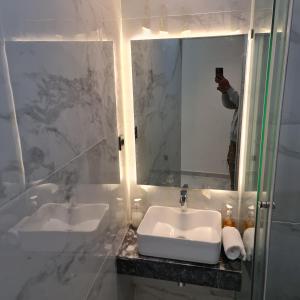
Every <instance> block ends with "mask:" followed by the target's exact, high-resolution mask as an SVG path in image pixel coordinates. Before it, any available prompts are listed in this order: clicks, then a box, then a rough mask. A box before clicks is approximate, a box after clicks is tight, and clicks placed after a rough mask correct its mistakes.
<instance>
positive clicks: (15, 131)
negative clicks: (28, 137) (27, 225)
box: [1, 42, 26, 188]
mask: <svg viewBox="0 0 300 300" xmlns="http://www.w3.org/2000/svg"><path fill="white" fill-rule="evenodd" d="M1 47H2V53H3V64H4V70H5V80H6V82H5V84H6V86H7V87H8V92H9V95H8V96H9V101H8V102H9V108H10V113H11V120H12V125H13V138H14V141H15V144H16V150H17V153H16V154H17V158H18V162H19V163H20V169H21V178H22V182H21V183H22V185H23V188H25V186H26V178H25V168H24V162H23V153H22V145H21V139H20V132H19V126H18V120H17V115H16V107H15V100H14V93H13V89H12V85H11V80H10V71H9V66H8V60H7V54H6V46H5V42H3V43H2V45H1Z"/></svg>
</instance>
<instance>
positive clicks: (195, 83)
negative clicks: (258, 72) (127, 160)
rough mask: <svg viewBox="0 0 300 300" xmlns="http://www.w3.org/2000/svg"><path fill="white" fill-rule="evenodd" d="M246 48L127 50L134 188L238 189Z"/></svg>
mask: <svg viewBox="0 0 300 300" xmlns="http://www.w3.org/2000/svg"><path fill="white" fill-rule="evenodd" d="M246 43H247V37H246V36H245V35H236V36H226V37H225V36H222V37H209V38H193V39H158V40H141V41H132V42H131V51H132V70H133V94H134V113H135V126H136V128H135V133H136V160H137V183H138V184H141V185H158V186H181V185H183V184H189V186H190V187H191V188H214V189H222V190H227V189H228V190H236V189H237V184H238V182H237V178H238V153H239V136H240V124H241V112H242V95H243V81H244V68H245V57H246V49H247V47H246V46H247V44H246Z"/></svg>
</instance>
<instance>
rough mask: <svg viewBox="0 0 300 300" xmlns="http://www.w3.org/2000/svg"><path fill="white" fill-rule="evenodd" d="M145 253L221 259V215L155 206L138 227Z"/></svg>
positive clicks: (195, 259) (140, 246)
mask: <svg viewBox="0 0 300 300" xmlns="http://www.w3.org/2000/svg"><path fill="white" fill-rule="evenodd" d="M137 234H138V249H139V253H140V254H142V255H148V256H155V257H164V258H171V259H179V260H185V261H193V262H200V263H207V264H216V263H217V262H218V261H219V257H220V251H221V242H222V238H221V236H222V226H221V214H220V213H219V212H217V211H211V210H197V209H187V210H186V211H185V212H182V211H181V209H180V208H174V207H164V206H152V207H150V208H149V209H148V211H147V213H146V215H145V217H144V219H143V220H142V222H141V224H140V226H139V228H138V230H137Z"/></svg>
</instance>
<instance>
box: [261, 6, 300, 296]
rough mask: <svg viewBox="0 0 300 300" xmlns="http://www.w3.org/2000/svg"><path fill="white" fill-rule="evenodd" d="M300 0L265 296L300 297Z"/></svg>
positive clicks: (293, 28)
mask: <svg viewBox="0 0 300 300" xmlns="http://www.w3.org/2000/svg"><path fill="white" fill-rule="evenodd" d="M299 14H300V3H299V1H294V8H293V17H292V25H291V35H290V45H289V53H288V64H287V75H286V82H285V87H284V100H283V112H282V120H281V126H280V138H279V151H278V161H277V171H276V180H275V192H274V201H275V203H276V209H275V210H274V211H273V213H272V224H271V232H270V234H271V235H270V246H269V262H268V277H267V294H266V299H272V300H276V299H298V298H299V294H300V287H299V280H298V275H297V273H298V270H299V268H300V263H299V262H300V260H299V250H300V239H299V237H300V218H299V193H300V190H299V180H298V179H299V175H300V163H299V153H300V144H299V140H300V135H299V133H300V114H299V111H300V109H299V101H298V98H299V97H298V94H299V92H298V80H297V78H298V77H299V76H300V72H299V70H300V57H299V51H300V22H299Z"/></svg>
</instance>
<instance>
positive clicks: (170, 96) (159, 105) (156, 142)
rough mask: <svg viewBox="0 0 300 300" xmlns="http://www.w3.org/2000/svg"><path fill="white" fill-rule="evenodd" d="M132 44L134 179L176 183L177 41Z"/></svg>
mask: <svg viewBox="0 0 300 300" xmlns="http://www.w3.org/2000/svg"><path fill="white" fill-rule="evenodd" d="M131 45H132V47H131V51H132V68H133V93H134V111H135V113H134V114H135V125H136V126H137V128H138V139H137V140H136V157H137V182H138V184H147V185H172V186H174V185H175V186H179V185H180V176H179V173H178V172H179V171H180V148H181V144H180V142H181V141H180V134H181V132H180V131H181V127H180V125H181V121H180V120H181V97H180V95H181V47H180V42H179V41H178V40H164V41H162V40H152V41H133V42H132V44H131ZM170 171H171V172H170ZM171 173H172V174H171Z"/></svg>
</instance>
